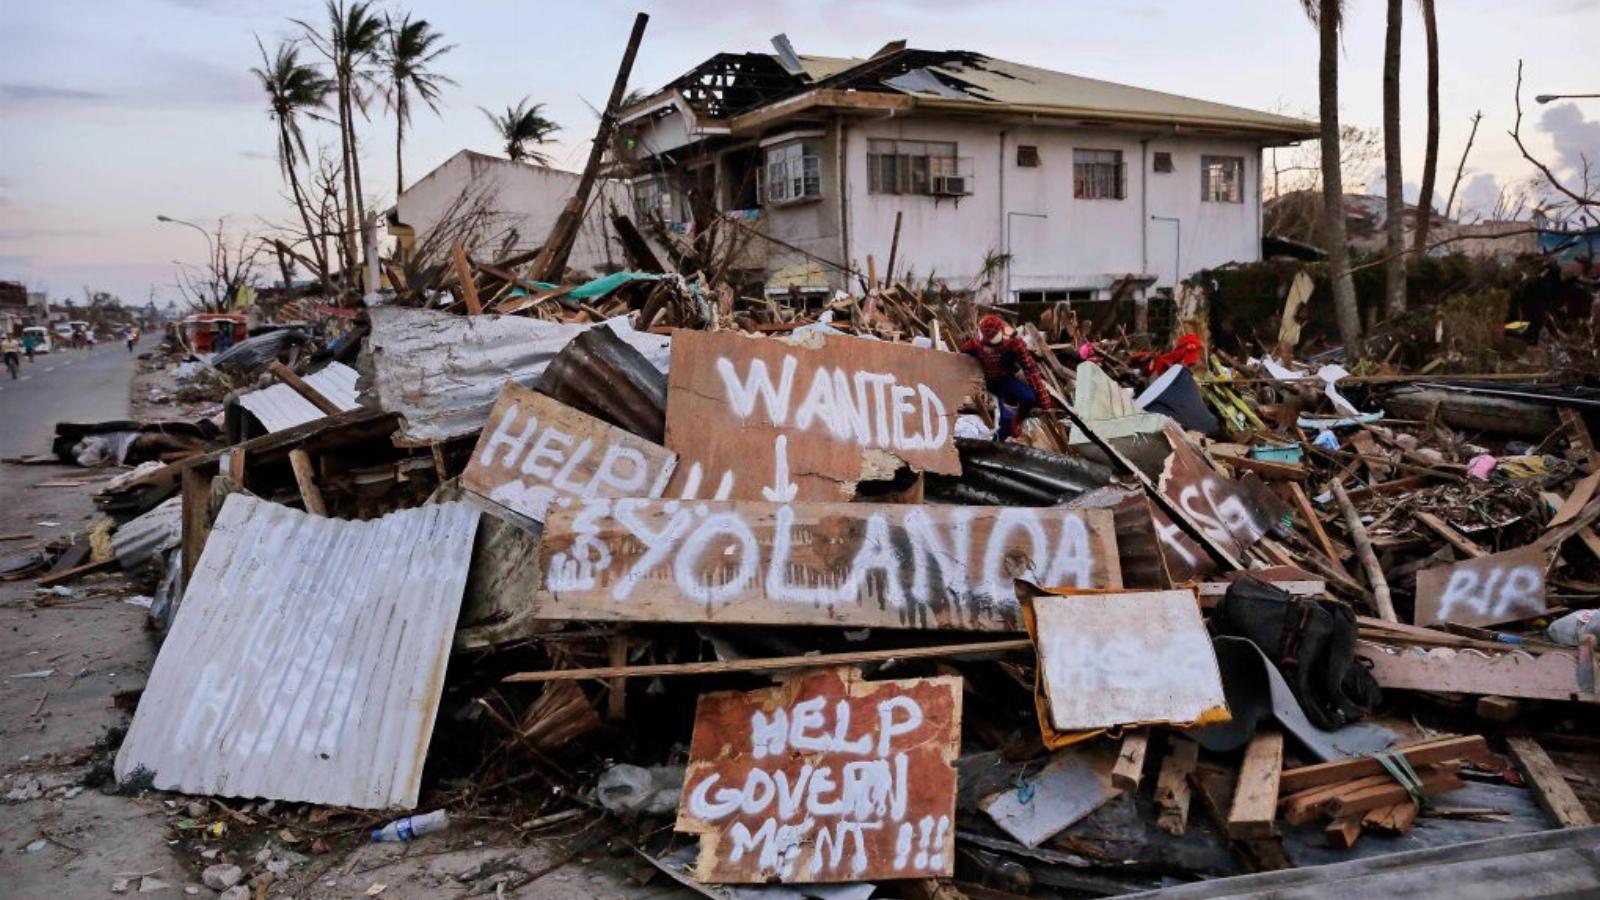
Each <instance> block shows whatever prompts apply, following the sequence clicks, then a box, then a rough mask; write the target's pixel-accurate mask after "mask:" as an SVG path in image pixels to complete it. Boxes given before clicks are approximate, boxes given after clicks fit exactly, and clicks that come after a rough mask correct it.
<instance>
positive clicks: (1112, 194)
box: [1072, 148, 1127, 200]
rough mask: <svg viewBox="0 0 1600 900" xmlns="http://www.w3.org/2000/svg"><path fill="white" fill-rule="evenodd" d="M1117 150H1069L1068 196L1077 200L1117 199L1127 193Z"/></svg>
mask: <svg viewBox="0 0 1600 900" xmlns="http://www.w3.org/2000/svg"><path fill="white" fill-rule="evenodd" d="M1125 182H1126V179H1125V178H1123V169H1122V151H1121V150H1078V149H1076V148H1074V149H1073V151H1072V196H1074V197H1076V198H1078V199H1079V200H1121V199H1123V198H1124V197H1126V196H1127V190H1126V187H1127V185H1126V183H1125Z"/></svg>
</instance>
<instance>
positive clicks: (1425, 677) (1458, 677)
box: [1356, 639, 1600, 703]
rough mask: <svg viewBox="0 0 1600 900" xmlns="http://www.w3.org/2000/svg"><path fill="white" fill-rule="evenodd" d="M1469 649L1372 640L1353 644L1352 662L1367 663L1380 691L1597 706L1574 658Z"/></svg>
mask: <svg viewBox="0 0 1600 900" xmlns="http://www.w3.org/2000/svg"><path fill="white" fill-rule="evenodd" d="M1479 643H1481V642H1479ZM1471 649H1472V650H1473V652H1471V653H1466V652H1462V650H1460V649H1453V648H1446V647H1433V648H1421V647H1397V648H1391V647H1385V646H1382V645H1381V644H1378V643H1374V641H1372V640H1367V639H1362V640H1358V641H1356V656H1357V657H1358V658H1360V659H1365V660H1367V662H1368V663H1369V664H1370V665H1371V667H1372V675H1373V677H1374V678H1376V679H1377V680H1378V685H1379V686H1380V687H1382V688H1384V689H1385V690H1392V689H1403V690H1413V691H1437V692H1443V693H1452V694H1497V695H1499V696H1502V697H1523V698H1526V699H1530V700H1577V701H1580V702H1584V703H1600V694H1597V693H1594V692H1593V691H1588V690H1585V689H1584V688H1583V687H1581V686H1580V684H1579V681H1578V654H1577V653H1576V652H1572V651H1567V650H1548V651H1545V652H1543V653H1531V654H1530V653H1527V652H1523V651H1520V650H1519V651H1516V652H1512V651H1510V650H1509V649H1508V650H1507V652H1504V653H1490V652H1487V651H1486V650H1481V649H1480V648H1478V647H1472V648H1471Z"/></svg>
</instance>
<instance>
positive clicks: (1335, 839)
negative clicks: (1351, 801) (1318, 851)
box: [1322, 815, 1361, 850]
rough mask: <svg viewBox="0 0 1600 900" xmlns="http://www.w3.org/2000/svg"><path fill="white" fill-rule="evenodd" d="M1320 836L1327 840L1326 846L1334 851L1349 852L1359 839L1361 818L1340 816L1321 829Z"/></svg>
mask: <svg viewBox="0 0 1600 900" xmlns="http://www.w3.org/2000/svg"><path fill="white" fill-rule="evenodd" d="M1322 834H1323V836H1324V837H1326V838H1327V839H1328V846H1330V847H1332V848H1334V849H1335V850H1349V849H1350V848H1351V847H1354V846H1355V845H1356V840H1357V839H1359V838H1360V837H1361V816H1355V815H1352V816H1340V817H1339V818H1337V819H1334V820H1333V821H1331V822H1329V823H1328V826H1327V827H1326V828H1324V829H1322Z"/></svg>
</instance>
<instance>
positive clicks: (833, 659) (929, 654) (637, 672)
mask: <svg viewBox="0 0 1600 900" xmlns="http://www.w3.org/2000/svg"><path fill="white" fill-rule="evenodd" d="M1032 649H1033V641H1030V640H1028V639H1027V638H1017V639H1015V640H1008V641H981V642H977V643H966V644H936V645H932V646H927V647H900V648H897V649H892V650H856V651H853V652H850V653H817V654H812V655H809V656H775V657H766V658H761V659H718V660H709V661H706V662H687V663H659V664H656V665H641V666H598V667H595V668H591V669H548V670H545V671H542V672H517V673H515V674H512V675H507V676H506V677H505V679H504V680H505V681H508V682H532V681H569V680H573V679H580V678H606V679H612V678H659V677H662V676H671V675H721V674H725V673H728V672H771V671H778V670H783V669H806V668H816V667H819V666H851V665H860V664H862V663H873V662H887V661H888V660H892V659H933V658H940V657H955V656H961V657H970V656H993V655H996V654H1001V653H1014V652H1017V651H1021V650H1032Z"/></svg>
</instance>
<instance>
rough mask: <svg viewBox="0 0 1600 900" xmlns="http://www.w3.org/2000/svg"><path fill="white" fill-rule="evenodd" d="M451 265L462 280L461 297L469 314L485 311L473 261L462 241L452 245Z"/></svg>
mask: <svg viewBox="0 0 1600 900" xmlns="http://www.w3.org/2000/svg"><path fill="white" fill-rule="evenodd" d="M450 265H451V267H453V268H454V269H455V271H456V280H457V281H459V282H461V299H462V300H464V301H466V304H467V315H469V316H476V315H480V314H482V313H483V301H481V300H479V299H478V282H477V281H475V280H473V277H472V261H471V260H469V259H467V248H466V246H465V245H463V244H462V243H461V242H460V241H456V242H455V243H454V244H451V245H450Z"/></svg>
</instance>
